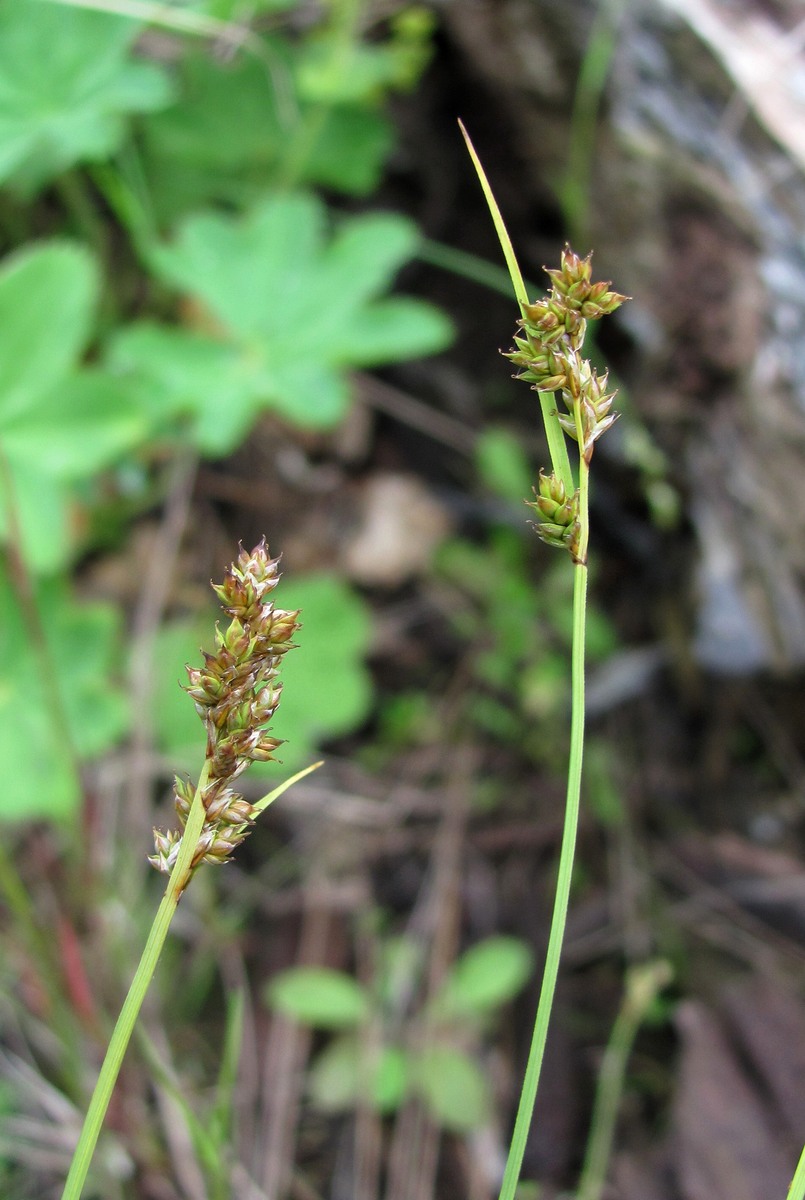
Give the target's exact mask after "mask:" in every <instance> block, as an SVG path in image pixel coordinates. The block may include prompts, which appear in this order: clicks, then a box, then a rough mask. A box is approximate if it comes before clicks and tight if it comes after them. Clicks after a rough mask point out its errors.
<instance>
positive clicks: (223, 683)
mask: <svg viewBox="0 0 805 1200" xmlns="http://www.w3.org/2000/svg"><path fill="white" fill-rule="evenodd" d="M277 564H278V560H277V559H271V558H269V556H268V552H267V549H266V545H265V542H264V541H263V542H261V543H260V544H259V545H258V546H255V548H254V550H253V551H252V552H251V554H249V553H247V552H246V551H245V550H243V549H241V553H240V555H239V556H238V559H237V562H235V563H233V564H232V566H231V567H230V569H229V570H228V571H227V573H226V576H225V578H224V581H223V583H222V584H220V585H218V586H215V585H214V591H215V593H216V595H217V596H218V598H219V600H220V602H221V607H222V608H223V611H224V613H225V614H226V615H227V616H228V617H229V618H230V622H229V625H228V626H227V628H226V629H225V630H224V631H221V630H220V629H219V630H218V631H217V632H216V638H215V642H216V649H215V652H214V653H206V654H205V655H204V665H203V666H202V667H200V668H196V667H188V668H187V673H188V677H189V686H188V687H187V688H186V689H185V690H186V691H187V693H188V695H189V696H190V698H191V699H192V700H193V703H194V705H195V708H196V712H197V714H198V716H199V717H200V718H201V721H202V723H203V725H204V729H205V733H206V749H205V755H204V765H203V767H202V769H201V773H200V775H199V778H198V780H197V782H196V783H195V784H193V783H192V782H191V781H190V780H189V779H183V778H179V777H177V778H176V781H175V785H174V794H175V798H176V811H177V814H178V817H179V822H180V825H181V826H182V829H181V831H176V830H169V831H168V832H162V831H161V830H155V831H154V841H155V853H154V856H153V857H152V858H151V860H150V861H151V862H152V863H153V865H154V866H155V867H157V869H158V870H160V871H163V872H165V873H166V874H168V875H169V879H168V885H167V889H166V891H165V895H164V897H163V899H162V903H161V904H160V907H159V911H158V912H157V915H156V917H155V919H154V923H153V925H152V927H151V931H150V933H149V935H148V940H147V942H146V946H145V949H144V951H143V954H142V957H141V959H140V964H139V966H138V968H137V972H136V975H135V977H134V980H133V982H132V984H131V987H130V988H129V991H128V994H127V996H126V999H125V1001H124V1003H123V1007H122V1009H121V1012H120V1016H119V1018H118V1021H117V1024H116V1026H115V1029H114V1031H113V1033H112V1037H111V1040H110V1042H109V1046H108V1049H107V1052H106V1057H105V1058H104V1062H103V1065H102V1067H101V1071H100V1075H99V1077H98V1082H97V1083H96V1085H95V1090H94V1092H93V1095H92V1099H91V1101H90V1105H89V1109H88V1111H87V1116H86V1119H85V1122H84V1126H83V1129H82V1132H81V1137H80V1138H79V1142H78V1145H77V1147H76V1150H75V1154H74V1156H73V1161H72V1165H71V1167H70V1172H69V1174H68V1177H67V1181H66V1183H65V1187H64V1192H63V1194H62V1197H63V1200H78V1198H79V1197H80V1195H81V1192H82V1189H83V1186H84V1182H85V1180H86V1177H87V1172H88V1170H89V1166H90V1162H91V1159H92V1155H93V1152H94V1149H95V1145H96V1143H97V1140H98V1135H99V1133H100V1130H101V1126H102V1123H103V1119H104V1116H105V1113H106V1110H107V1107H108V1104H109V1100H110V1098H111V1095H112V1090H113V1088H114V1085H115V1081H116V1079H117V1076H118V1073H119V1070H120V1066H121V1063H122V1061H123V1056H124V1054H125V1052H126V1048H127V1046H128V1043H129V1040H130V1038H131V1034H132V1031H133V1029H134V1025H135V1022H136V1020H137V1016H138V1014H139V1011H140V1008H141V1007H142V1003H143V1000H144V999H145V994H146V992H147V990H148V986H149V984H150V982H151V979H152V977H153V975H154V971H155V970H156V967H157V963H158V961H159V957H160V954H161V952H162V948H163V946H164V944H165V939H166V937H167V934H168V930H169V928H170V924H171V921H172V919H173V916H174V913H175V912H176V907H177V905H178V903H179V899H180V898H181V896H182V893H183V892H184V890H185V888H186V887H187V885H188V883H189V882H190V879H191V878H192V876H193V874H194V872H195V871H196V870H197V869H198V867H199V866H200V865H201V864H202V863H217V864H221V863H225V862H227V861H228V860H229V858H230V857H231V855H232V853H233V852H234V850H235V849H236V848H237V846H238V845H239V844H240V843H241V842H242V841H243V839H244V838H245V837H246V836H247V835H248V833H249V831H250V829H251V827H252V825H253V823H254V821H255V820H256V819H257V817H258V816H259V814H260V813H261V812H262V811H263V810H264V809H265V808H266V807H267V806H268V805H269V804H271V803H272V801H273V800H275V799H276V798H277V797H278V796H279V795H281V794H282V792H284V791H285V790H286V789H287V788H288V787H289V786H290V785H291V784H292V783H293V782H295V781H296V780H297V779H300V778H301V777H302V776H304V775H306V774H308V773H309V771H311V770H313V769H314V767H308V768H307V769H306V770H304V771H300V772H298V774H297V775H295V776H293V777H292V778H291V779H289V780H287V781H286V782H285V783H284V784H282V785H281V786H280V787H278V788H275V789H274V790H273V791H272V792H269V793H268V794H267V795H266V796H263V798H262V799H261V800H259V801H258V802H257V803H256V804H250V803H249V802H248V801H247V800H246V799H245V798H244V797H243V796H242V795H240V794H239V793H238V792H236V791H235V790H234V788H233V786H232V785H233V784H234V782H235V781H236V780H237V779H238V777H239V776H240V775H241V774H242V773H243V772H244V771H245V770H246V769H247V767H248V766H249V765H250V764H251V763H254V762H267V761H269V760H270V759H272V758H273V757H274V754H275V751H276V750H277V747H278V746H279V745H280V741H279V739H278V738H276V737H275V736H274V735H273V733H270V732H269V731H268V728H267V726H268V724H269V723H270V722H271V720H272V718H273V716H274V714H275V712H276V710H277V708H278V706H279V702H280V697H281V693H282V685H281V683H280V681H279V669H280V666H281V664H282V661H283V659H284V657H285V655H286V654H287V653H288V651H289V650H290V649H292V648H293V642H292V640H291V639H292V637H293V635H294V633H295V632H296V630H297V629H298V628H299V622H298V621H297V617H298V615H299V613H298V612H290V611H287V610H283V609H277V608H275V607H274V604H273V602H272V600H271V599H270V596H271V593H272V592H273V590H274V588H275V587H276V586H277V583H278V580H279V574H278V570H277Z"/></svg>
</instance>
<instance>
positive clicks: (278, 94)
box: [143, 38, 393, 223]
mask: <svg viewBox="0 0 805 1200" xmlns="http://www.w3.org/2000/svg"><path fill="white" fill-rule="evenodd" d="M264 46H265V52H266V61H265V62H262V61H259V60H258V59H256V58H254V57H252V56H249V57H242V58H239V59H237V60H236V61H234V62H231V63H221V62H216V61H215V60H213V59H212V58H211V57H210V56H209V55H208V54H190V55H188V56H186V58H185V59H184V61H183V62H182V64H181V67H180V75H179V85H180V96H179V98H178V99H177V101H176V103H174V104H173V105H171V106H170V107H169V108H166V109H165V110H164V111H163V112H159V113H156V114H154V115H153V116H151V117H148V118H147V119H146V120H145V121H144V122H143V126H144V141H145V162H146V167H147V169H148V175H149V179H150V183H151V192H152V198H153V203H154V206H155V208H156V211H157V215H158V217H159V219H160V220H161V221H163V222H168V223H170V222H173V221H175V220H176V218H177V217H180V216H183V215H185V214H186V213H187V212H188V211H189V210H191V209H198V208H199V207H200V206H201V205H203V204H205V203H209V202H210V201H223V202H227V203H229V204H234V205H236V206H238V207H241V208H242V207H245V206H247V205H249V204H252V203H253V202H255V201H256V200H257V199H258V198H259V197H260V196H261V195H263V194H265V191H266V188H267V187H268V186H270V185H271V184H272V183H274V182H277V181H279V180H281V179H283V178H284V177H285V175H286V172H287V167H286V163H288V162H290V161H291V159H293V162H294V179H295V180H296V181H297V183H299V184H317V185H319V186H323V187H328V188H334V189H336V190H338V191H343V192H347V193H349V194H351V195H367V194H368V193H369V192H371V191H372V190H373V189H374V188H375V187H376V186H377V184H378V183H379V181H380V175H381V170H382V166H383V163H384V161H385V159H386V158H387V156H388V154H389V151H390V150H391V147H392V144H393V134H392V129H391V125H390V124H389V122H388V120H387V119H386V118H385V117H384V116H383V115H382V113H380V112H379V111H376V110H375V109H374V108H368V107H366V106H357V105H349V104H338V105H335V106H333V107H330V108H328V109H326V110H325V111H321V112H319V111H315V112H314V111H311V104H310V103H309V102H306V101H304V100H303V99H300V98H299V96H298V95H297V90H296V82H295V66H294V56H295V50H294V48H293V47H292V46H291V45H290V44H288V43H286V42H284V41H282V40H281V39H279V38H265V39H264Z"/></svg>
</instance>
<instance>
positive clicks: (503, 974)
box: [266, 936, 533, 1133]
mask: <svg viewBox="0 0 805 1200" xmlns="http://www.w3.org/2000/svg"><path fill="white" fill-rule="evenodd" d="M380 958H381V966H380V970H379V971H378V974H377V976H376V978H375V979H374V980H373V981H372V983H371V984H369V985H367V986H363V985H361V984H360V983H358V982H356V980H355V979H354V978H353V977H352V976H351V975H348V974H346V973H345V972H342V971H334V970H329V969H326V968H321V967H294V968H291V969H290V970H288V971H283V972H281V973H280V974H279V975H277V976H275V978H274V979H273V980H272V981H271V983H270V984H269V986H268V988H267V991H266V998H267V1000H268V1002H269V1003H270V1004H271V1006H272V1007H274V1008H275V1009H276V1010H277V1011H279V1012H281V1013H283V1014H284V1015H285V1016H287V1017H291V1018H292V1019H293V1020H295V1021H297V1022H299V1023H300V1024H302V1025H307V1026H309V1027H310V1028H313V1029H322V1030H328V1031H330V1032H333V1033H334V1035H335V1036H334V1037H333V1038H332V1040H331V1041H330V1043H329V1044H328V1045H327V1046H326V1047H325V1048H324V1049H323V1050H322V1051H321V1052H320V1053H319V1055H318V1057H317V1058H316V1059H315V1060H314V1062H313V1063H312V1065H311V1068H310V1074H309V1079H308V1086H309V1092H310V1096H311V1100H312V1101H313V1103H314V1104H315V1105H316V1106H317V1107H318V1108H321V1109H322V1110H324V1111H328V1112H341V1111H345V1110H347V1111H348V1110H350V1109H354V1108H355V1107H357V1106H359V1105H360V1104H368V1105H369V1106H370V1107H371V1108H373V1109H375V1110H376V1111H377V1112H378V1113H380V1114H381V1115H390V1114H392V1113H394V1112H396V1111H397V1109H398V1108H399V1107H400V1106H401V1105H402V1104H403V1103H405V1101H407V1100H408V1099H411V1098H417V1099H419V1100H420V1101H421V1102H422V1103H423V1104H424V1105H425V1107H426V1109H427V1111H428V1113H429V1114H430V1116H431V1118H432V1120H433V1121H434V1122H435V1123H436V1124H437V1125H438V1126H439V1127H441V1128H442V1129H445V1130H447V1131H451V1132H454V1133H469V1132H471V1131H472V1130H473V1129H477V1128H479V1127H480V1126H482V1125H483V1124H484V1122H485V1120H486V1119H487V1118H488V1116H489V1111H490V1109H489V1103H490V1101H489V1097H490V1086H489V1082H488V1080H487V1079H486V1077H485V1075H484V1072H483V1070H482V1069H481V1067H480V1066H479V1064H478V1057H477V1053H474V1052H473V1050H471V1049H469V1048H468V1044H470V1045H472V1046H474V1047H477V1045H478V1043H479V1039H480V1035H481V1032H482V1031H483V1030H484V1029H485V1028H487V1027H488V1025H489V1023H490V1021H491V1020H493V1018H494V1017H495V1015H496V1013H497V1012H498V1011H499V1010H500V1008H501V1007H502V1006H503V1005H505V1004H507V1003H508V1002H509V1001H510V1000H512V999H513V998H514V996H516V995H517V994H518V993H519V992H520V990H521V989H522V988H523V986H524V985H525V983H526V982H527V980H528V977H529V975H530V974H531V971H532V970H533V961H532V956H531V953H530V951H529V949H528V947H527V946H526V945H525V944H524V943H523V942H521V941H520V940H519V939H517V938H512V937H503V936H498V937H490V938H487V939H486V940H485V941H482V942H479V943H478V944H477V945H476V946H474V947H472V948H471V949H470V950H467V951H466V952H465V953H464V954H463V955H461V956H460V957H459V958H458V959H457V960H456V962H455V963H454V964H453V966H452V968H451V970H450V971H449V972H448V974H447V977H446V979H445V980H444V982H443V983H442V985H441V987H440V988H439V990H438V991H437V993H436V994H435V995H434V997H433V998H432V1000H431V1001H430V1002H429V1003H427V1004H426V1005H424V1006H423V1007H421V1009H420V1011H419V1012H417V1013H413V1014H410V1013H409V1014H407V1016H406V1017H405V1019H402V1020H401V1008H404V1007H405V1005H406V1003H407V1000H408V997H409V995H410V994H411V992H412V990H415V989H412V988H411V975H412V973H413V974H414V975H415V974H416V972H417V967H418V960H419V958H420V953H419V948H418V947H417V945H416V944H415V943H414V942H412V941H411V940H410V939H408V938H399V939H391V940H389V941H388V942H386V943H385V945H384V947H383V953H382V954H381V955H380ZM413 1027H416V1030H417V1035H416V1037H415V1038H406V1030H408V1029H411V1028H413Z"/></svg>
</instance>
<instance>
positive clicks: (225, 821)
mask: <svg viewBox="0 0 805 1200" xmlns="http://www.w3.org/2000/svg"><path fill="white" fill-rule="evenodd" d="M278 566H279V559H277V558H273V559H272V558H270V557H269V554H268V547H267V545H266V542H265V538H263V539H262V541H261V542H259V543H258V545H257V546H255V548H254V549H253V550H252V551H251V552H249V553H247V551H245V550H244V549H243V546H242V545H241V546H240V551H239V554H238V557H237V560H236V561H235V562H234V563H232V565H231V566H230V567H229V569H228V570H227V571H226V574H225V576H224V580H223V583H220V584H212V588H213V591H214V592H215V594H216V596H217V597H218V599H219V600H220V602H221V607H222V608H223V610H224V612H225V613H226V614H227V616H228V617H229V624H228V625H227V627H226V629H225V630H223V631H222V630H221V629H220V628H219V627H218V626H216V631H215V646H216V649H215V652H214V653H212V654H210V653H208V652H204V655H203V657H204V665H203V666H202V667H201V668H198V667H188V668H187V676H188V686H187V687H186V688H185V689H184V690H185V691H186V692H187V693H188V695H189V696H190V697H191V699H192V700H193V703H194V704H195V708H196V712H197V713H198V715H199V717H200V718H201V720H202V722H203V723H204V727H205V729H206V732H207V748H206V757H207V771H206V778H207V783H206V784H205V786H204V790H203V792H202V795H201V802H202V804H203V805H204V824H203V826H202V830H201V834H200V836H199V840H198V843H197V845H196V848H195V850H194V852H193V857H192V866H193V868H195V867H196V866H198V865H199V863H202V862H213V863H223V862H227V861H228V859H229V858H230V856H231V854H232V852H233V851H234V850H235V848H236V847H237V846H238V845H239V844H240V843H241V842H242V841H243V839H244V838H245V837H246V836H247V834H248V832H249V829H250V828H251V824H252V822H253V821H254V819H255V816H256V810H255V809H254V808H253V807H252V805H251V804H249V803H248V801H247V800H245V799H244V797H243V796H241V795H240V794H239V793H238V792H236V791H234V789H233V788H232V787H231V786H230V785H231V784H232V783H233V782H234V780H235V779H237V777H238V776H239V775H241V774H242V773H243V771H245V770H246V768H247V767H248V766H249V764H250V763H252V762H269V761H270V760H271V759H273V757H274V752H275V751H276V750H277V748H278V747H279V746H280V745H281V744H282V743H281V741H280V740H279V739H278V738H275V737H271V736H270V735H269V733H268V732H267V730H266V728H265V726H266V725H267V723H268V722H269V721H270V720H271V718H272V717H273V716H274V713H275V712H276V710H277V706H278V705H279V702H280V697H281V695H282V685H281V684H280V683H279V682H278V681H276V677H277V675H278V672H279V668H280V664H281V662H282V659H283V657H284V655H285V654H286V653H287V652H288V650H291V649H293V641H292V640H291V639H292V638H293V635H294V634H295V633H296V631H297V629H299V621H298V620H297V618H298V616H299V612H298V611H295V612H287V611H285V610H283V609H275V608H274V605H273V604H272V602H271V601H270V599H269V596H270V594H271V592H273V590H274V588H275V587H276V586H277V582H278V580H279V571H278ZM195 795H196V788H195V786H194V785H193V784H192V783H191V782H190V780H181V779H178V778H177V779H176V780H175V782H174V796H175V803H176V811H177V814H178V817H179V821H180V823H181V825H182V826H184V825H185V824H186V823H187V818H188V815H189V813H190V808H191V806H192V804H193V800H194V799H195ZM181 839H182V835H181V833H179V832H177V831H171V832H168V833H163V832H162V831H161V830H155V831H154V847H155V851H156V853H155V854H154V855H153V856H152V857H151V858H150V859H149V862H151V863H152V864H153V865H154V866H155V867H156V868H157V869H158V870H160V871H165V872H170V871H171V870H172V869H173V866H174V864H175V862H176V859H177V857H178V854H179V847H180V844H181Z"/></svg>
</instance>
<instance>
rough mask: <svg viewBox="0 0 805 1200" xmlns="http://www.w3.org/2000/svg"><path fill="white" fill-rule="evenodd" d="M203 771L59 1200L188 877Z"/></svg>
mask: <svg viewBox="0 0 805 1200" xmlns="http://www.w3.org/2000/svg"><path fill="white" fill-rule="evenodd" d="M208 771H209V762H205V764H204V767H203V769H202V772H201V777H200V778H199V781H198V787H197V788H196V795H195V798H194V800H193V804H192V806H191V808H190V812H189V814H188V817H187V825H186V826H185V831H184V834H183V835H182V842H181V847H180V850H179V857H178V858H177V860H176V865H175V866H174V868H173V870H172V871H171V875H170V879H169V880H168V886H167V888H166V889H165V895H164V896H163V897H162V902H161V903H160V906H159V908H158V910H157V915H156V917H155V918H154V923H153V924H152V926H151V929H150V931H149V934H148V939H147V941H146V943H145V949H144V950H143V953H142V957H141V958H140V962H139V965H138V967H137V970H136V972H135V975H134V979H133V980H132V983H131V987H130V988H129V990H128V993H127V995H126V999H125V1000H124V1001H123V1007H122V1008H121V1010H120V1016H119V1017H118V1019H117V1023H116V1025H115V1028H114V1030H113V1032H112V1037H111V1039H110V1041H109V1045H108V1046H107V1048H106V1054H105V1056H104V1060H103V1063H102V1065H101V1070H100V1074H99V1075H98V1081H97V1083H96V1084H95V1090H94V1091H93V1093H92V1099H91V1100H90V1103H89V1108H88V1109H87V1115H86V1117H85V1118H84V1125H83V1127H82V1129H81V1136H80V1137H79V1139H78V1145H77V1146H76V1148H75V1153H74V1154H73V1161H72V1163H71V1164H70V1171H69V1174H68V1176H67V1181H66V1183H65V1185H64V1191H63V1192H62V1200H79V1197H80V1196H81V1191H82V1189H83V1187H84V1183H85V1181H86V1178H87V1172H88V1171H89V1165H90V1162H91V1161H92V1156H93V1154H94V1152H95V1146H96V1144H97V1141H98V1136H99V1134H100V1132H101V1126H102V1125H103V1121H104V1117H105V1116H106V1110H107V1108H108V1107H109V1101H110V1099H111V1097H112V1091H113V1089H114V1086H115V1083H116V1082H117V1077H118V1075H119V1074H120V1067H121V1064H122V1062H123V1056H124V1055H125V1053H126V1049H127V1047H128V1044H129V1041H130V1040H131V1035H132V1031H133V1029H134V1025H135V1022H136V1020H137V1017H138V1015H139V1012H140V1009H141V1008H142V1004H143V1000H144V999H145V994H146V992H147V991H148V987H149V985H150V983H151V980H152V978H153V976H154V972H155V971H156V968H157V963H158V962H159V956H160V954H161V953H162V947H163V946H164V945H165V939H166V938H167V936H168V929H169V928H170V923H171V921H172V920H173V914H174V913H175V912H176V907H177V905H178V903H179V898H180V897H181V894H182V892H183V891H184V889H185V887H186V886H187V883H188V881H189V879H190V875H191V874H192V866H191V864H192V859H193V853H194V851H195V849H196V845H197V843H198V839H199V835H200V833H201V829H202V826H203V824H204V815H205V813H204V804H203V802H202V796H203V793H204V788H205V786H206V783H207V774H208Z"/></svg>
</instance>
